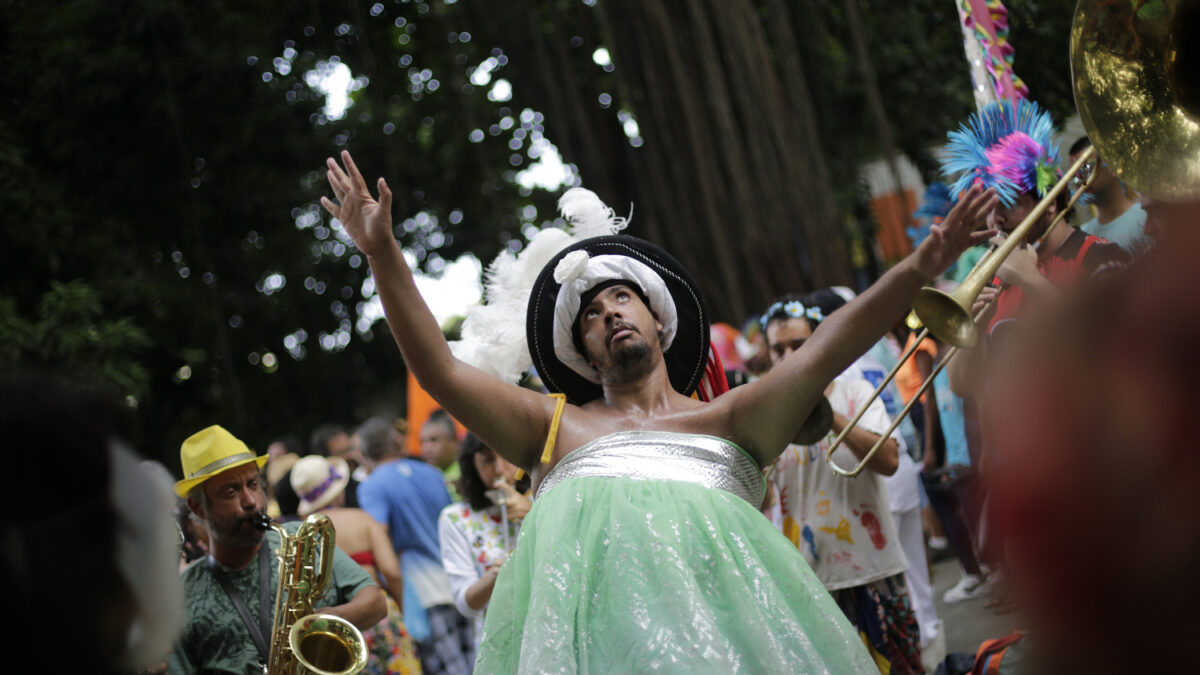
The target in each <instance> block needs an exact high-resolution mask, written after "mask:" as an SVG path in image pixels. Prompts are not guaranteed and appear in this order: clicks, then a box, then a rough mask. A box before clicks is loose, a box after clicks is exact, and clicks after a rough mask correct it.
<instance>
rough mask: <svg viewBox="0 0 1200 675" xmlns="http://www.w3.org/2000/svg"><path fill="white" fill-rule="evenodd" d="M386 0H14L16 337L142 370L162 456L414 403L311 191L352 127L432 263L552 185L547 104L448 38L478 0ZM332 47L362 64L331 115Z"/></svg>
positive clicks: (544, 197) (7, 223)
mask: <svg viewBox="0 0 1200 675" xmlns="http://www.w3.org/2000/svg"><path fill="white" fill-rule="evenodd" d="M380 8H382V9H381V11H374V10H373V9H372V7H371V5H362V4H361V3H346V4H338V5H334V4H331V3H315V4H300V3H283V4H280V3H274V2H265V1H262V0H258V1H249V2H241V3H234V4H228V3H215V2H210V1H201V2H183V1H180V0H128V1H124V2H109V1H107V0H74V1H67V2H53V3H18V2H3V3H0V37H3V38H4V44H3V46H0V57H2V58H3V61H4V63H5V68H4V69H3V71H0V84H2V85H3V86H4V88H5V91H6V92H7V93H6V104H5V106H6V107H5V114H4V115H3V116H0V212H3V213H4V214H6V215H5V220H4V232H5V235H6V240H7V241H6V244H7V245H6V246H5V247H4V248H3V249H0V270H2V272H0V297H2V298H4V300H3V301H2V302H0V330H3V338H4V340H3V342H4V344H3V345H2V346H0V354H2V356H3V359H4V363H5V364H6V365H7V364H20V365H26V364H35V363H36V364H44V365H47V366H51V367H55V368H59V369H62V370H65V371H67V372H68V373H78V374H81V375H82V374H93V375H95V374H98V375H100V376H101V377H103V378H104V379H107V380H108V381H110V382H113V383H115V384H117V385H118V386H119V387H121V388H122V390H124V391H126V392H128V393H130V394H133V395H135V396H136V398H137V399H138V403H139V412H140V414H141V417H142V420H143V424H144V426H145V430H146V437H147V438H148V439H150V441H151V443H150V448H149V450H150V451H151V452H152V453H153V454H157V455H159V456H161V458H162V459H163V460H164V461H166V462H167V463H168V466H172V465H175V463H176V462H177V448H178V444H179V442H180V441H181V440H182V439H183V438H184V437H186V436H187V435H188V434H189V433H191V432H193V431H195V430H196V429H197V428H200V427H202V426H205V425H207V424H212V423H221V424H224V425H226V426H228V427H229V428H231V429H233V430H234V431H235V432H237V433H239V434H241V435H242V436H243V437H244V438H246V439H247V440H248V441H249V442H251V444H252V446H254V447H259V448H263V447H265V445H266V442H267V441H268V440H269V439H270V438H272V437H274V436H277V435H282V434H284V433H298V434H299V435H301V436H304V435H306V434H307V433H308V430H309V429H310V428H312V427H313V426H315V425H317V424H319V423H323V422H328V421H337V422H342V423H346V424H349V423H353V422H354V421H356V420H358V419H361V417H362V416H363V413H364V411H365V410H366V409H367V408H369V407H370V408H376V407H378V406H379V405H380V404H381V403H380V399H382V400H383V401H384V402H387V403H388V404H389V405H390V406H391V408H392V409H393V410H395V411H397V412H400V406H401V405H402V403H403V389H402V385H401V386H400V388H399V389H397V386H396V384H395V383H402V382H403V381H404V372H403V364H402V363H401V361H400V358H399V355H398V354H397V353H396V349H395V346H394V344H393V343H392V341H391V340H390V338H389V337H388V336H387V331H386V327H385V326H383V325H382V324H381V323H375V324H373V325H368V323H367V322H361V321H360V320H361V319H363V316H364V314H365V313H366V312H369V311H370V308H369V304H370V303H371V301H372V298H373V295H374V293H373V290H371V288H372V287H371V286H370V285H369V284H366V283H365V282H366V281H367V279H368V269H367V266H366V264H365V261H363V260H362V257H361V256H360V255H357V254H356V252H355V251H354V250H353V247H352V246H351V245H349V242H348V239H347V238H346V236H345V234H344V233H343V232H341V231H340V230H339V229H338V228H337V227H334V226H333V223H331V222H330V221H329V220H328V219H327V218H326V217H325V216H324V214H323V213H322V212H320V211H319V209H318V206H317V202H316V199H317V197H318V196H319V195H320V194H322V193H323V192H324V188H325V187H326V186H325V185H324V174H323V165H322V163H323V160H324V158H325V157H327V156H330V155H333V154H335V153H336V152H337V151H338V150H339V149H341V148H350V149H352V150H353V151H354V153H355V157H356V159H357V160H358V162H359V165H360V167H362V169H363V171H364V173H366V174H367V175H369V176H375V175H386V176H387V177H388V180H389V184H390V185H391V186H392V188H393V190H394V191H395V192H396V208H395V215H396V221H397V236H398V237H400V239H401V240H402V242H403V243H404V244H405V246H406V247H408V248H409V249H410V250H412V251H413V252H414V254H415V255H416V257H417V260H418V263H419V264H420V265H421V266H422V267H423V268H425V269H426V270H427V271H429V272H431V273H437V272H438V271H440V269H441V268H442V266H443V265H444V263H445V261H447V260H452V259H454V258H456V257H458V256H459V255H460V254H462V253H464V252H467V251H473V252H475V253H476V254H477V255H479V256H480V257H481V258H484V259H487V258H490V257H491V256H494V255H495V254H496V252H497V251H498V250H499V249H500V248H501V247H502V246H504V245H506V244H508V243H509V242H510V241H513V240H514V238H516V239H518V240H519V239H520V231H521V229H522V228H523V227H525V226H527V225H528V224H530V223H538V222H541V221H540V220H538V218H537V215H536V214H537V213H542V214H546V215H547V216H549V215H550V214H552V213H553V208H552V204H553V199H554V196H553V195H549V194H547V193H545V192H543V191H540V190H533V191H527V190H524V189H522V188H520V187H519V186H517V185H516V184H515V182H514V181H515V173H516V171H517V170H519V169H520V168H522V167H523V166H525V165H527V164H528V163H530V162H531V161H532V159H531V158H530V157H529V152H528V150H529V148H530V145H529V142H530V140H532V138H533V137H534V136H536V135H538V134H540V133H541V131H540V121H535V120H534V118H533V116H532V115H527V118H529V122H528V123H526V124H522V122H521V121H519V118H520V115H521V110H519V109H516V108H510V107H509V104H508V103H507V102H504V101H491V100H489V99H488V98H487V96H486V94H487V91H488V89H489V87H487V86H483V87H477V86H474V85H471V84H470V83H469V82H468V80H467V77H468V73H469V71H470V70H471V69H472V68H473V67H474V66H476V65H478V64H479V63H480V62H482V61H483V60H485V59H487V58H488V57H490V56H492V47H490V46H487V45H484V44H480V43H479V42H477V41H471V40H469V39H456V40H449V39H448V38H447V36H448V35H450V34H462V33H465V32H466V31H465V28H464V27H463V26H462V25H461V24H464V23H466V22H467V21H468V18H464V16H463V12H462V11H461V10H459V9H457V8H455V7H452V6H450V5H443V4H442V3H436V4H434V3H425V2H404V3H389V4H388V5H387V6H386V8H385V7H384V6H383V5H382V4H380V5H379V6H378V7H377V8H376V9H380ZM339 62H340V63H344V64H347V65H348V66H349V67H350V69H351V72H352V73H353V75H354V76H355V77H357V78H359V80H358V84H357V85H356V86H357V89H356V90H355V91H353V92H351V94H352V96H351V100H352V103H353V105H352V106H351V107H350V108H349V109H348V110H347V111H346V114H345V116H344V117H342V118H338V119H335V118H330V117H329V116H327V115H326V114H325V113H324V112H323V105H324V104H325V100H324V96H323V95H322V94H321V93H320V92H318V91H316V90H314V88H313V87H312V86H311V85H310V84H309V83H308V82H306V80H305V76H306V75H307V74H309V73H310V71H315V70H317V69H318V67H326V68H327V67H329V65H330V64H334V63H339ZM500 70H502V68H500ZM435 80H436V81H437V82H438V83H440V86H438V85H437V84H433V82H434V81H435ZM418 84H419V86H418ZM505 118H508V119H509V120H518V121H515V123H514V124H512V125H511V126H505V128H501V127H500V126H499V125H500V122H501V120H504V119H505ZM493 125H495V127H494V129H493ZM475 129H481V130H482V138H481V139H479V142H477V143H472V142H468V141H467V138H468V136H469V135H470V133H471V131H472V130H475ZM518 130H520V131H519V133H518ZM515 135H521V136H523V137H524V140H523V141H521V142H516V141H515V140H514V136H515ZM512 145H517V146H518V147H519V150H514V149H513V148H512ZM514 156H515V157H514ZM531 207H532V209H531ZM543 220H544V217H543ZM451 226H452V227H451ZM451 229H452V231H451ZM72 279H80V280H84V281H83V282H81V283H79V284H74V283H66V282H67V281H68V280H72ZM47 335H48V336H49V337H48V338H47V337H45V336H47ZM288 345H291V347H290V348H289V346H288Z"/></svg>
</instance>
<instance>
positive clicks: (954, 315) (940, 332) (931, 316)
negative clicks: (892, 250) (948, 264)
mask: <svg viewBox="0 0 1200 675" xmlns="http://www.w3.org/2000/svg"><path fill="white" fill-rule="evenodd" d="M965 285H966V284H963V285H960V286H959V287H958V288H956V289H954V292H953V293H946V292H944V291H939V290H938V289H936V288H932V287H929V286H926V287H925V288H922V289H921V290H920V292H919V293H917V299H916V301H915V302H913V310H914V311H915V312H916V314H917V316H919V317H921V320H922V321H923V322H924V323H925V325H927V326H929V327H930V329H929V330H930V331H931V332H933V333H934V335H936V336H937V337H938V338H939V339H940V340H942V341H943V342H945V343H947V344H950V345H953V346H955V347H958V348H959V349H970V348H971V347H974V346H975V342H976V341H977V340H978V339H979V333H978V332H977V331H976V330H975V321H974V319H972V318H971V303H972V302H974V301H975V295H978V291H976V292H975V293H974V294H972V295H966V293H965V292H964V291H963V286H965ZM966 290H968V291H969V290H970V289H966ZM934 326H936V327H937V329H936V330H934V328H933V327H934Z"/></svg>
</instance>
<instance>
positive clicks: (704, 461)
mask: <svg viewBox="0 0 1200 675" xmlns="http://www.w3.org/2000/svg"><path fill="white" fill-rule="evenodd" d="M580 477H607V478H632V479H634V480H671V481H684V482H687V483H694V484H696V485H702V486H704V487H709V488H717V489H720V490H725V491H726V492H729V493H732V494H734V495H737V496H738V497H741V498H742V499H745V500H746V501H747V502H749V503H750V504H751V505H752V506H754V507H755V508H757V507H758V505H759V504H761V503H762V500H763V494H764V490H765V487H764V483H763V477H762V472H761V471H759V468H758V465H757V464H755V462H754V460H752V459H750V457H749V456H748V455H747V454H746V453H745V452H743V451H742V450H741V449H739V448H738V447H737V446H736V445H734V444H733V443H730V442H729V441H726V440H724V439H721V438H716V437H715V436H701V435H696V434H678V433H670V432H664V431H621V432H617V433H615V434H609V435H608V436H603V437H601V438H598V439H596V440H594V441H592V442H591V443H588V444H587V445H584V446H582V447H580V448H578V449H576V450H574V451H573V452H571V453H570V454H568V455H567V456H566V457H564V458H563V459H562V461H560V462H559V463H558V465H557V466H555V467H554V470H553V471H551V472H550V473H549V474H547V475H546V478H545V479H543V480H542V484H541V485H540V486H538V491H537V496H538V497H540V496H542V495H543V494H544V493H546V492H549V491H550V490H551V489H553V488H554V486H556V485H558V484H559V483H561V482H563V481H564V480H566V479H568V478H580Z"/></svg>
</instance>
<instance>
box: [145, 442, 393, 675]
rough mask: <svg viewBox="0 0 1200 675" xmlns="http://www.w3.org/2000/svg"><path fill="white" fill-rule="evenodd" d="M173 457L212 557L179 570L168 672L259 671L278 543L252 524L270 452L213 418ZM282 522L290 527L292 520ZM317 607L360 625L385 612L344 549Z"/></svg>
mask: <svg viewBox="0 0 1200 675" xmlns="http://www.w3.org/2000/svg"><path fill="white" fill-rule="evenodd" d="M179 459H180V463H181V464H182V465H183V473H184V479H183V480H181V481H179V482H178V483H176V484H175V493H176V494H177V495H179V496H180V497H186V498H187V501H188V508H189V509H191V511H192V513H193V514H194V515H195V517H196V518H198V519H200V521H201V522H203V523H204V526H205V527H206V528H207V529H208V533H209V555H208V556H207V557H206V558H201V559H200V560H197V561H195V562H193V563H192V564H191V565H190V566H189V567H188V568H187V570H185V571H184V573H183V586H184V605H185V607H186V613H187V618H186V620H185V624H184V629H183V633H182V635H180V638H179V642H178V644H177V645H176V646H175V650H174V651H173V652H172V654H171V658H170V662H169V666H170V672H171V673H198V672H230V673H254V672H262V667H263V665H264V664H265V662H266V655H267V654H268V653H269V651H270V640H271V625H272V622H273V619H274V617H273V616H272V613H273V612H274V608H275V592H276V589H277V587H278V584H279V577H278V569H277V564H276V562H277V558H276V556H277V555H278V551H279V543H280V542H279V535H278V534H277V533H276V532H274V531H273V530H272V531H268V532H265V533H264V532H263V531H262V530H260V529H259V528H258V527H256V526H255V522H256V521H260V520H261V519H262V516H263V514H264V513H265V511H266V504H267V497H266V493H265V492H264V490H263V485H262V476H261V475H260V471H261V469H262V466H263V465H264V464H266V461H267V456H266V455H262V456H256V455H255V454H254V453H253V452H252V451H251V450H250V448H248V447H247V446H246V444H245V443H243V442H242V441H241V440H239V439H238V438H237V437H235V436H234V435H233V434H231V433H229V432H228V431H226V430H225V429H223V428H221V427H219V426H215V425H214V426H211V427H208V428H207V429H204V430H203V431H199V432H197V433H195V434H193V435H192V436H191V437H189V438H188V439H187V440H186V441H184V442H183V446H182V447H181V448H180V451H179ZM284 527H285V529H286V530H287V531H288V532H289V533H291V532H295V531H296V529H297V528H298V524H295V523H292V524H288V525H285V526H284ZM264 542H266V544H267V545H266V546H264V545H263V543H264ZM314 607H315V608H317V609H320V610H321V612H322V613H324V614H334V615H337V616H340V617H342V618H344V619H346V620H348V621H350V622H351V623H353V624H354V625H355V626H357V627H359V628H360V629H361V628H370V627H372V626H374V625H375V624H377V623H379V621H380V620H382V619H383V618H384V617H385V615H386V614H387V605H386V604H385V603H384V599H383V595H382V594H381V593H380V591H379V588H378V587H377V586H376V585H375V582H374V581H372V580H371V577H370V576H369V575H367V573H366V572H364V571H363V569H362V568H361V567H359V566H358V564H357V563H355V562H354V561H353V560H351V559H350V557H349V556H347V555H346V554H345V553H343V552H342V551H341V550H337V551H335V552H334V558H333V582H332V583H331V584H330V588H329V590H328V591H327V592H326V593H325V595H324V596H322V597H321V598H320V599H319V600H318V601H317V602H316V603H314Z"/></svg>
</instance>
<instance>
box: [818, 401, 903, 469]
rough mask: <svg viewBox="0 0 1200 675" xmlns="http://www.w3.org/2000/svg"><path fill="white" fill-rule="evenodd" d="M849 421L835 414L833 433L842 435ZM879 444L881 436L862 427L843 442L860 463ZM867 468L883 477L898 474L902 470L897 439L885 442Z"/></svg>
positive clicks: (852, 432)
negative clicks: (898, 470)
mask: <svg viewBox="0 0 1200 675" xmlns="http://www.w3.org/2000/svg"><path fill="white" fill-rule="evenodd" d="M849 421H850V420H849V419H847V418H846V417H845V416H844V415H842V414H841V413H838V412H835V413H833V433H835V434H840V433H842V429H845V428H846V423H847V422H849ZM878 442H879V434H877V433H875V432H872V431H867V430H866V429H864V428H862V427H861V426H856V427H854V428H853V429H851V430H850V433H848V434H846V440H845V441H843V443H845V445H846V447H847V448H849V449H850V452H852V453H854V456H855V457H857V458H858V459H859V461H861V460H862V458H863V457H865V456H866V455H867V453H868V452H870V451H871V448H873V447H875V444H876V443H878ZM867 468H868V469H870V470H871V471H874V472H875V473H877V474H879V475H881V476H890V475H892V474H894V473H896V469H898V468H900V444H899V443H897V442H896V439H894V438H888V439H887V440H886V441H884V443H883V445H882V446H881V447H880V448H879V450H877V451H875V454H874V455H873V456H872V457H871V461H869V462H867Z"/></svg>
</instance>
